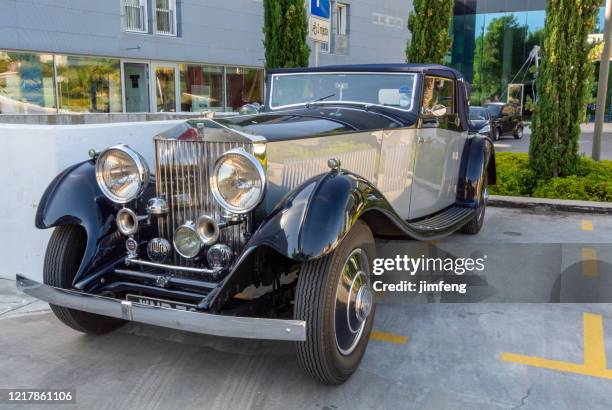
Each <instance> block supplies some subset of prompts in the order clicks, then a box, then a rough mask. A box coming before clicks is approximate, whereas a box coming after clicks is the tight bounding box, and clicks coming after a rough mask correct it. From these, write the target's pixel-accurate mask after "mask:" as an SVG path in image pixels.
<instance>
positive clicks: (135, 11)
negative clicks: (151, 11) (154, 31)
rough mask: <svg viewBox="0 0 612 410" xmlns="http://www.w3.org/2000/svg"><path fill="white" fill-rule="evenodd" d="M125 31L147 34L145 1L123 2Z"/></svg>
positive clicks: (125, 0)
mask: <svg viewBox="0 0 612 410" xmlns="http://www.w3.org/2000/svg"><path fill="white" fill-rule="evenodd" d="M123 15H124V26H125V31H133V32H137V33H147V32H148V31H149V29H148V25H147V0H123Z"/></svg>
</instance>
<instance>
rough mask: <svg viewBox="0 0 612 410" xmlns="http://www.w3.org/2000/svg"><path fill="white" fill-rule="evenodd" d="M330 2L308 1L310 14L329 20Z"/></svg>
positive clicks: (326, 0) (324, 0)
mask: <svg viewBox="0 0 612 410" xmlns="http://www.w3.org/2000/svg"><path fill="white" fill-rule="evenodd" d="M329 3H330V0H310V14H311V15H313V16H316V17H319V18H322V19H329V16H330V10H331V7H330V4H329Z"/></svg>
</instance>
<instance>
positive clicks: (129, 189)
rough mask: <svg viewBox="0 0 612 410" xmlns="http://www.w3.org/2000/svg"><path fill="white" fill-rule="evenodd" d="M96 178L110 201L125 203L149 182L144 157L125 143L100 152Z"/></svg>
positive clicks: (137, 194) (132, 198) (147, 168)
mask: <svg viewBox="0 0 612 410" xmlns="http://www.w3.org/2000/svg"><path fill="white" fill-rule="evenodd" d="M96 180H97V181H98V185H99V186H100V189H101V190H102V193H103V194H104V195H106V196H107V197H108V198H109V199H110V200H111V201H113V202H117V203H120V204H125V203H127V202H130V201H132V200H134V199H136V198H138V197H139V196H140V195H141V194H142V192H143V191H144V189H145V188H146V187H147V184H148V183H149V167H148V165H147V163H146V162H145V160H144V158H143V157H142V156H141V155H140V154H138V153H137V152H136V151H134V150H133V149H131V148H130V147H128V146H127V145H116V146H114V147H110V148H109V149H107V150H106V151H104V152H102V154H100V156H99V157H98V159H97V161H96Z"/></svg>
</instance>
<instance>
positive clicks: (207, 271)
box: [125, 257, 221, 275]
mask: <svg viewBox="0 0 612 410" xmlns="http://www.w3.org/2000/svg"><path fill="white" fill-rule="evenodd" d="M125 264H126V265H127V266H129V265H139V266H147V267H150V268H160V269H168V270H178V271H182V272H190V273H199V274H204V275H215V274H217V273H219V272H220V271H221V269H204V268H192V267H190V266H178V265H168V264H165V263H157V262H149V261H143V260H142V259H134V258H130V257H126V258H125Z"/></svg>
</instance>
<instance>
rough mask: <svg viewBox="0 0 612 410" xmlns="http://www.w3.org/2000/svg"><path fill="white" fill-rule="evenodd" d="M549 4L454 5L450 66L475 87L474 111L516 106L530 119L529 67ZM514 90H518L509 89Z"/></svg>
mask: <svg viewBox="0 0 612 410" xmlns="http://www.w3.org/2000/svg"><path fill="white" fill-rule="evenodd" d="M546 3H547V2H546V0H512V1H509V0H457V1H456V2H455V10H454V17H453V24H452V33H453V38H454V40H453V41H454V42H453V47H452V50H451V53H450V56H449V57H450V65H451V66H453V67H454V68H456V69H458V70H459V71H461V72H462V73H463V74H464V75H465V77H466V79H467V80H468V81H469V82H470V84H471V86H472V97H471V103H472V105H480V104H483V103H486V102H491V101H508V100H514V101H515V102H518V103H519V105H521V106H523V108H524V112H525V114H526V115H527V116H529V114H530V102H531V101H532V99H533V88H532V81H533V66H532V65H530V64H526V61H527V60H528V59H529V56H530V53H531V52H532V50H533V49H534V47H535V46H541V45H542V41H543V36H544V24H545V20H546ZM603 27H604V8H603V7H602V8H601V9H600V13H599V17H598V21H597V23H596V27H595V30H594V34H595V33H600V32H602V31H603ZM596 66H598V64H596ZM595 71H596V70H595ZM595 74H596V73H595ZM510 84H516V85H515V86H510V87H509V85H510ZM509 90H510V92H508V91H509ZM521 96H522V98H521Z"/></svg>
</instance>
